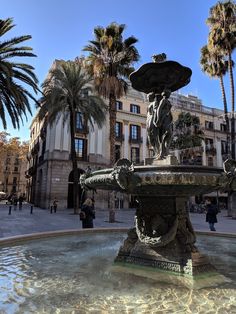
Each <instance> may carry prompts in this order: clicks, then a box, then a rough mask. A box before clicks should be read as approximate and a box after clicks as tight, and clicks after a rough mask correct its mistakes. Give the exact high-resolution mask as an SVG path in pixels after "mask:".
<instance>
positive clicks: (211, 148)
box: [206, 144, 216, 155]
mask: <svg viewBox="0 0 236 314" xmlns="http://www.w3.org/2000/svg"><path fill="white" fill-rule="evenodd" d="M206 154H208V155H216V148H215V146H214V145H213V144H207V145H206Z"/></svg>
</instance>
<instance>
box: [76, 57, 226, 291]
mask: <svg viewBox="0 0 236 314" xmlns="http://www.w3.org/2000/svg"><path fill="white" fill-rule="evenodd" d="M191 74H192V71H191V70H190V69H189V68H187V67H183V66H182V65H180V64H179V63H177V62H175V61H166V60H165V54H162V55H157V56H154V62H151V63H147V64H144V65H143V66H141V67H140V68H139V69H138V70H137V71H135V72H133V73H132V74H131V75H130V81H131V83H132V86H133V88H135V89H136V90H138V91H141V92H144V93H146V94H148V98H149V101H150V104H149V106H148V114H147V133H148V138H149V142H150V143H151V145H152V146H153V149H154V151H155V156H154V158H152V159H148V160H146V164H145V165H144V166H133V165H132V163H131V162H130V161H129V160H127V159H122V160H119V161H118V162H117V164H116V165H115V166H114V168H112V169H105V170H99V171H95V172H93V173H89V174H85V175H84V176H83V177H82V179H81V183H82V185H83V187H84V188H87V189H91V188H92V189H108V190H117V191H122V192H127V193H130V194H132V195H134V196H135V197H136V199H137V210H136V214H135V228H132V229H130V230H129V232H128V237H127V239H126V240H125V241H124V244H123V245H122V246H121V248H120V250H119V252H118V255H117V257H116V259H115V265H119V266H122V267H123V266H125V267H124V268H123V269H126V270H128V271H132V272H135V273H137V274H139V275H143V276H149V277H151V278H153V279H154V278H157V279H160V278H161V276H162V278H161V279H162V280H163V279H164V278H169V274H170V273H171V274H175V275H178V276H175V278H176V279H177V280H180V281H181V282H183V283H184V284H186V282H187V285H189V282H190V285H191V286H192V283H193V282H194V281H195V279H197V278H202V275H207V276H208V277H209V276H210V275H211V278H212V283H215V281H218V280H219V278H220V276H218V275H216V269H215V267H214V266H213V265H212V264H211V263H210V262H209V260H208V258H207V257H205V256H203V255H202V254H201V253H200V252H199V251H198V249H197V247H196V246H195V241H196V236H195V233H194V230H193V227H192V224H191V221H190V219H189V214H188V212H187V210H186V202H187V200H188V198H189V196H191V195H199V194H206V193H210V192H212V191H215V190H217V189H221V188H223V187H226V186H227V185H229V184H231V183H232V182H231V183H230V181H229V177H232V175H231V172H232V171H231V170H230V169H231V162H230V161H228V162H227V163H226V168H227V169H228V170H227V171H226V172H227V174H225V173H224V172H223V169H220V168H219V169H217V168H212V167H206V166H186V165H179V164H178V162H177V159H176V158H175V157H174V156H171V155H169V145H170V141H171V135H172V115H171V103H170V101H169V99H168V98H169V96H170V94H171V92H173V91H175V90H177V89H179V88H181V87H183V86H185V85H187V84H188V83H189V82H190V77H191ZM231 181H232V180H231ZM127 266H129V267H127ZM157 270H159V272H157ZM163 271H164V272H165V276H164V277H163V275H161V273H163ZM199 275H201V276H199ZM213 278H214V280H213ZM216 278H217V280H215V279H216ZM221 280H222V278H220V281H221ZM208 285H209V281H208Z"/></svg>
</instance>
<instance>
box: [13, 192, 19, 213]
mask: <svg viewBox="0 0 236 314" xmlns="http://www.w3.org/2000/svg"><path fill="white" fill-rule="evenodd" d="M12 200H13V206H14V210H16V209H17V203H18V198H17V195H16V194H14V195H13V198H12Z"/></svg>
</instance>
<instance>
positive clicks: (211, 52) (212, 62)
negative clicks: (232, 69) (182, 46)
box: [200, 45, 229, 153]
mask: <svg viewBox="0 0 236 314" xmlns="http://www.w3.org/2000/svg"><path fill="white" fill-rule="evenodd" d="M200 65H201V68H202V71H203V72H205V73H206V74H208V75H209V76H210V77H211V78H218V79H219V80H220V87H221V92H222V98H223V105H224V116H225V122H226V132H227V137H228V134H229V117H228V107H227V99H226V93H225V86H224V80H223V76H224V75H225V74H226V73H227V71H228V61H227V60H225V58H224V56H222V55H221V54H220V53H219V52H218V51H217V50H216V49H209V47H208V46H207V45H205V46H203V47H202V49H201V57H200ZM228 143H229V139H228V138H227V144H228ZM228 152H229V147H228V146H227V153H228Z"/></svg>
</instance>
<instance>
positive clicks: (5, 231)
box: [0, 202, 236, 238]
mask: <svg viewBox="0 0 236 314" xmlns="http://www.w3.org/2000/svg"><path fill="white" fill-rule="evenodd" d="M8 213H9V205H6V204H4V203H3V202H1V203H0V238H4V237H11V236H16V235H23V234H30V233H35V232H46V231H56V230H68V229H81V221H80V220H79V215H74V214H73V210H72V209H64V210H58V211H57V212H56V213H52V214H51V213H50V210H48V209H41V208H37V207H34V208H33V213H32V214H30V204H24V205H23V209H22V210H21V211H19V209H17V210H16V211H14V210H13V206H12V211H11V215H9V214H8ZM134 213H135V210H131V209H122V210H117V211H116V222H115V223H109V222H108V211H105V210H97V211H96V219H95V220H94V227H95V228H96V227H97V228H117V227H118V228H127V227H128V228H129V227H132V226H133V225H134ZM190 218H191V221H192V224H193V227H194V229H195V231H209V228H208V224H207V223H206V222H205V214H198V213H190ZM216 230H217V232H220V233H234V234H236V220H232V218H231V217H227V212H226V211H222V212H221V213H219V214H218V223H217V224H216Z"/></svg>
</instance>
